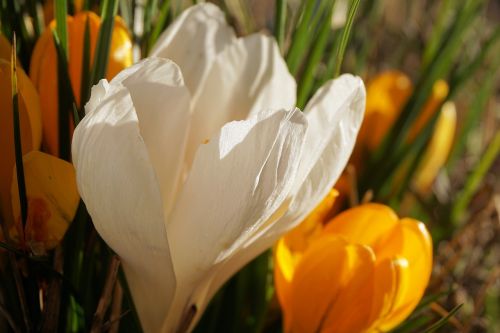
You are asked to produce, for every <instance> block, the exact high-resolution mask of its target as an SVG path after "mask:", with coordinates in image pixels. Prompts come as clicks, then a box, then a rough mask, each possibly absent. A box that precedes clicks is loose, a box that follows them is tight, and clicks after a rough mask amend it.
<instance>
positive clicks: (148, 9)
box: [143, 0, 158, 55]
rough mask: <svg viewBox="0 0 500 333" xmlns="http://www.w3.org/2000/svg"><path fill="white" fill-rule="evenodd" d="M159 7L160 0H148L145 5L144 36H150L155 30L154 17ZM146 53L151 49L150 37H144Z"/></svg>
mask: <svg viewBox="0 0 500 333" xmlns="http://www.w3.org/2000/svg"><path fill="white" fill-rule="evenodd" d="M157 9H158V0H147V1H146V6H145V7H144V23H143V26H144V34H143V36H144V37H146V36H150V34H151V31H152V30H153V18H154V17H155V14H156V11H157ZM143 42H144V48H143V49H144V50H145V52H144V54H146V55H147V54H148V53H149V50H150V49H151V46H152V45H151V44H150V39H148V38H144V39H143Z"/></svg>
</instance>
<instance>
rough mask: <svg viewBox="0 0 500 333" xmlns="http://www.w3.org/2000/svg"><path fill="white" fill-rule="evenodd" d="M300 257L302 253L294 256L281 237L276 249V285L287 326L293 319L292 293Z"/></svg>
mask: <svg viewBox="0 0 500 333" xmlns="http://www.w3.org/2000/svg"><path fill="white" fill-rule="evenodd" d="M300 257H301V255H299V256H295V257H294V255H293V254H292V252H291V251H290V249H289V248H288V247H287V246H286V243H285V240H284V238H281V239H280V240H279V241H278V243H277V244H276V248H275V250H274V287H275V289H276V295H277V296H278V301H279V302H280V305H281V308H282V309H283V311H282V312H283V322H284V323H285V324H284V325H285V327H290V322H291V320H292V318H291V315H292V312H291V309H290V305H291V300H290V293H291V286H292V278H293V274H294V273H295V266H296V265H297V263H298V260H299V258H300Z"/></svg>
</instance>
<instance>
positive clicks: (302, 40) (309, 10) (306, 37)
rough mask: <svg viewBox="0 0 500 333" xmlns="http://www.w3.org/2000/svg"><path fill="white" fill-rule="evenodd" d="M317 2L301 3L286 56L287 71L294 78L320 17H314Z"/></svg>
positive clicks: (307, 0) (310, 0) (308, 0)
mask: <svg viewBox="0 0 500 333" xmlns="http://www.w3.org/2000/svg"><path fill="white" fill-rule="evenodd" d="M316 6H317V1H315V0H306V1H304V2H303V3H302V7H301V11H300V13H301V15H300V18H299V21H298V24H297V28H296V29H295V31H294V33H293V36H292V43H291V45H290V49H289V50H288V53H287V55H286V62H287V64H288V69H289V70H290V73H291V74H292V75H293V76H296V75H297V73H298V70H299V66H300V64H301V63H302V60H303V58H304V56H305V54H306V52H307V50H308V49H309V45H310V44H311V43H312V38H311V31H312V30H314V27H316V22H317V19H319V17H320V15H314V16H313V14H314V9H315V8H316Z"/></svg>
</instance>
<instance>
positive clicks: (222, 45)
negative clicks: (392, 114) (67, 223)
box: [72, 4, 365, 332]
mask: <svg viewBox="0 0 500 333" xmlns="http://www.w3.org/2000/svg"><path fill="white" fill-rule="evenodd" d="M153 54H154V57H152V58H149V59H145V60H143V61H141V62H139V63H138V64H136V65H134V66H132V67H130V68H128V69H126V70H124V71H122V72H121V73H120V74H119V75H118V76H116V77H115V78H114V79H113V80H112V81H111V82H108V81H106V80H102V81H101V82H100V83H99V84H98V85H96V86H94V87H93V89H92V95H91V99H90V101H89V103H88V104H87V105H86V116H85V118H84V119H83V120H82V121H81V123H80V125H79V126H78V127H77V128H76V130H75V133H74V137H73V145H72V149H73V163H74V165H75V167H76V171H77V183H78V188H79V192H80V194H81V196H82V198H83V200H84V201H85V204H86V206H87V209H88V211H89V213H90V215H91V217H92V220H93V222H94V224H95V227H96V229H97V231H98V232H99V233H100V235H101V236H102V237H103V239H104V240H105V241H106V242H107V243H108V244H109V246H110V247H111V248H112V249H113V250H114V251H116V253H117V254H118V255H119V256H120V257H121V259H122V262H123V266H124V270H125V274H126V277H127V280H128V283H129V287H130V289H131V292H132V296H133V299H134V303H135V306H136V308H137V311H138V314H139V317H140V320H141V324H142V326H143V329H144V330H145V331H146V332H159V331H163V332H173V331H178V330H181V331H182V330H189V329H192V328H193V326H194V324H195V323H196V321H197V320H198V319H199V317H200V315H201V313H202V312H203V310H204V308H205V307H206V305H207V303H208V301H209V300H210V298H211V297H212V296H213V295H214V293H215V292H216V291H217V290H218V289H219V288H220V286H221V285H222V284H223V283H224V282H225V281H226V280H227V279H228V278H229V277H230V276H231V275H233V274H234V273H235V272H237V271H238V270H239V269H240V268H241V267H242V266H243V265H245V264H246V263H248V262H249V261H250V260H251V259H252V258H254V257H255V256H257V255H258V254H260V253H261V252H262V251H264V250H265V249H266V248H269V247H270V246H271V245H272V244H273V243H274V242H275V241H276V240H277V239H278V238H279V237H280V235H281V234H283V233H284V232H285V231H287V230H289V229H290V228H292V227H294V226H295V225H296V224H298V223H299V222H300V221H302V220H303V218H304V217H305V216H307V214H308V213H309V211H311V210H312V209H313V208H314V207H315V206H316V205H317V204H318V203H319V202H320V201H321V200H322V199H323V197H324V196H325V195H326V194H327V193H328V192H329V191H330V189H331V187H332V185H333V184H334V183H335V181H336V179H337V178H338V176H339V174H340V172H341V171H342V169H343V168H344V166H345V164H346V162H347V159H348V158H349V155H350V153H351V151H352V147H353V145H354V141H355V139H356V135H357V132H358V130H359V126H360V124H361V120H362V118H363V112H364V107H365V90H364V86H363V83H362V81H361V80H360V79H359V78H357V77H354V76H351V75H343V76H341V77H339V78H337V79H336V80H333V81H329V82H327V83H326V84H325V85H324V86H323V87H321V88H320V89H319V90H318V92H317V93H316V94H315V96H313V98H312V99H311V101H310V102H309V104H308V105H307V106H306V108H305V110H304V112H303V113H302V112H300V111H299V110H298V109H295V108H294V104H295V94H296V84H295V82H294V79H293V78H292V76H291V75H290V74H289V72H288V70H287V67H286V64H285V62H284V60H283V59H282V57H281V56H280V53H279V49H278V47H277V45H276V43H275V41H274V40H273V39H272V38H270V37H267V36H264V35H262V34H255V35H250V36H248V37H244V38H236V37H235V35H234V32H233V31H232V29H231V28H230V27H229V26H228V25H227V23H226V22H225V19H224V14H223V13H222V12H221V11H220V10H219V9H218V8H217V7H216V6H214V5H211V4H200V5H197V6H194V7H192V8H191V9H188V10H186V11H185V12H184V13H183V14H182V15H181V16H180V17H179V18H178V19H177V20H176V21H175V22H173V23H172V25H171V26H170V27H169V28H168V29H167V30H166V31H165V32H164V34H163V35H162V36H161V37H160V39H159V42H158V45H157V46H156V48H155V49H154V50H153ZM164 58H170V59H172V60H168V59H164Z"/></svg>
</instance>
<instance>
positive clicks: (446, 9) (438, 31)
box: [422, 0, 458, 67]
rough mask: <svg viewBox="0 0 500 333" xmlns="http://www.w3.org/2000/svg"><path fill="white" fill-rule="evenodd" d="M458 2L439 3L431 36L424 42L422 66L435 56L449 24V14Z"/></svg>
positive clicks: (448, 0) (447, 0) (451, 14)
mask: <svg viewBox="0 0 500 333" xmlns="http://www.w3.org/2000/svg"><path fill="white" fill-rule="evenodd" d="M457 4H458V1H456V0H444V1H442V2H441V3H440V5H439V12H438V17H437V19H436V23H434V26H433V27H432V31H431V36H430V37H429V40H428V41H427V43H426V46H425V50H424V54H423V56H422V63H423V66H424V67H426V66H427V65H429V63H430V62H431V60H432V59H433V58H434V57H435V55H436V52H437V50H438V48H439V45H441V44H442V40H443V36H444V34H445V32H446V27H447V26H448V24H449V21H450V19H451V16H453V12H454V9H455V8H454V7H456V5H457Z"/></svg>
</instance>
